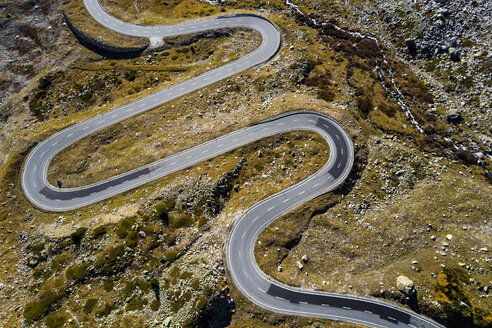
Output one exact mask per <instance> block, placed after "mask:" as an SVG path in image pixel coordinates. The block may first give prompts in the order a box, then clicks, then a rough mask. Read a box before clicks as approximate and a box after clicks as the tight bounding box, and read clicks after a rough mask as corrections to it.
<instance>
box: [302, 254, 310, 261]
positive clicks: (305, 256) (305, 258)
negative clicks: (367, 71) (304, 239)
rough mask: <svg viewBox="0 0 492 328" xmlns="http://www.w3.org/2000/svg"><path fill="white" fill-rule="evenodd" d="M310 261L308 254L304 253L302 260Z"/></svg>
mask: <svg viewBox="0 0 492 328" xmlns="http://www.w3.org/2000/svg"><path fill="white" fill-rule="evenodd" d="M308 261H309V257H308V256H307V255H306V254H304V255H303V256H302V262H304V263H307V262H308Z"/></svg>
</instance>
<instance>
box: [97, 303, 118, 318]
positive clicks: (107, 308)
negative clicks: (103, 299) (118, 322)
mask: <svg viewBox="0 0 492 328" xmlns="http://www.w3.org/2000/svg"><path fill="white" fill-rule="evenodd" d="M113 310H114V307H113V306H112V305H110V304H108V303H104V306H103V307H101V308H100V309H97V310H96V313H95V315H96V317H98V318H102V317H106V316H107V315H108V314H110V313H111V311H113Z"/></svg>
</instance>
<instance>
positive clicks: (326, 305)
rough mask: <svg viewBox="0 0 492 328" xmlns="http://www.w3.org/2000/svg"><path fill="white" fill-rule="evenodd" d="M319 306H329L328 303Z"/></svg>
mask: <svg viewBox="0 0 492 328" xmlns="http://www.w3.org/2000/svg"><path fill="white" fill-rule="evenodd" d="M321 306H325V307H330V306H329V305H328V304H321Z"/></svg>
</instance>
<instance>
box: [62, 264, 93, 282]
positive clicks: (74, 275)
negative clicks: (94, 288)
mask: <svg viewBox="0 0 492 328" xmlns="http://www.w3.org/2000/svg"><path fill="white" fill-rule="evenodd" d="M89 266H90V264H89V263H84V264H80V265H77V264H75V265H73V266H71V267H70V268H68V269H67V272H66V273H65V276H66V277H67V279H68V280H72V281H75V282H83V281H84V280H85V279H86V278H87V276H88V275H89V270H88V269H89Z"/></svg>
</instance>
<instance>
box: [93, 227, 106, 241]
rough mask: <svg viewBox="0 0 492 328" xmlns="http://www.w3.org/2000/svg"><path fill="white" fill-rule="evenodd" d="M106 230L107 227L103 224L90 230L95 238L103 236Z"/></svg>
mask: <svg viewBox="0 0 492 328" xmlns="http://www.w3.org/2000/svg"><path fill="white" fill-rule="evenodd" d="M106 232H107V229H106V227H105V226H99V227H97V228H96V229H94V231H93V232H92V238H94V239H97V238H100V237H102V236H104V235H105V234H106Z"/></svg>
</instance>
